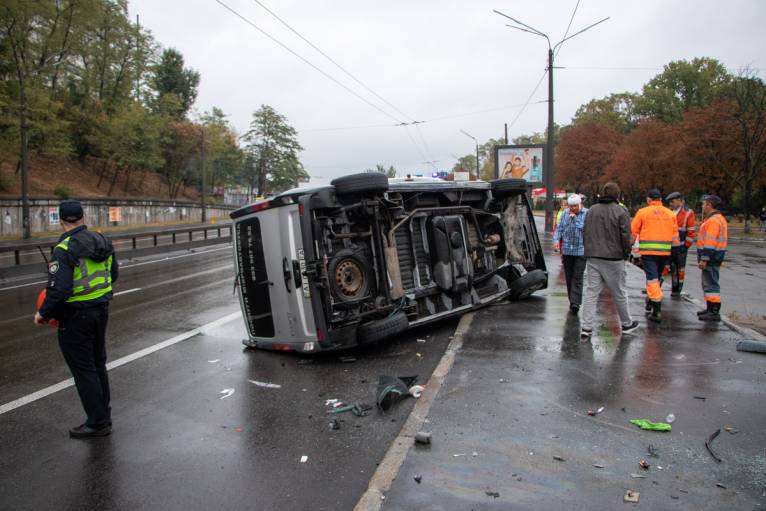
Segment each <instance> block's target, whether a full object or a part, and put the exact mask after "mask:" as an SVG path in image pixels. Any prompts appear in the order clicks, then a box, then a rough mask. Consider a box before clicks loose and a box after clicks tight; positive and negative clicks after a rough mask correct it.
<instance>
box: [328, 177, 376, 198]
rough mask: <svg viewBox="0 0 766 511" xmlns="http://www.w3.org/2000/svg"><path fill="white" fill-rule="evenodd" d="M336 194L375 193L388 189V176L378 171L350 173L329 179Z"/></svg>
mask: <svg viewBox="0 0 766 511" xmlns="http://www.w3.org/2000/svg"><path fill="white" fill-rule="evenodd" d="M330 184H331V185H333V186H334V187H335V194H336V195H352V194H355V195H375V194H378V193H383V192H387V191H388V177H386V175H385V174H381V173H380V172H370V173H363V174H351V175H350V176H343V177H339V178H336V179H333V180H332V181H330Z"/></svg>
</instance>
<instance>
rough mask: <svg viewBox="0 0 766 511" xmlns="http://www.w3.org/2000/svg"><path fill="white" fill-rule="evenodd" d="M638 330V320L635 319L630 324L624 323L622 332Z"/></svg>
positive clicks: (627, 332)
mask: <svg viewBox="0 0 766 511" xmlns="http://www.w3.org/2000/svg"><path fill="white" fill-rule="evenodd" d="M636 330H638V321H635V320H634V321H633V323H631V324H630V325H623V326H622V334H623V335H625V334H629V333H632V332H635V331H636Z"/></svg>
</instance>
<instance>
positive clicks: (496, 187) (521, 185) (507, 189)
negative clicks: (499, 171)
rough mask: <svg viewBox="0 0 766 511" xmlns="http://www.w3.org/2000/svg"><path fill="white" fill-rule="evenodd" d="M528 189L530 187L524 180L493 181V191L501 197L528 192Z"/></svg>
mask: <svg viewBox="0 0 766 511" xmlns="http://www.w3.org/2000/svg"><path fill="white" fill-rule="evenodd" d="M528 187H529V185H528V183H527V182H526V181H525V180H524V179H513V178H506V179H495V180H494V181H492V191H493V192H494V193H495V195H498V196H501V197H502V196H504V195H508V194H509V193H520V192H526V191H527V188H528Z"/></svg>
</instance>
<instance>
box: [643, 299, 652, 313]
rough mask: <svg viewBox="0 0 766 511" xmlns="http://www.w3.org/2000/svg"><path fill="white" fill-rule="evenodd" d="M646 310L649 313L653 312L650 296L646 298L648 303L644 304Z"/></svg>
mask: <svg viewBox="0 0 766 511" xmlns="http://www.w3.org/2000/svg"><path fill="white" fill-rule="evenodd" d="M644 310H645V311H646V313H647V314H648V313H650V312H652V301H651V300H649V299H648V298H647V299H646V305H644Z"/></svg>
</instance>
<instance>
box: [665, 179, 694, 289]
mask: <svg viewBox="0 0 766 511" xmlns="http://www.w3.org/2000/svg"><path fill="white" fill-rule="evenodd" d="M665 202H667V203H668V207H669V208H670V209H671V211H673V213H675V215H676V221H677V223H678V240H679V241H680V242H681V245H680V246H678V247H673V248H672V250H671V251H670V277H671V281H672V286H673V287H672V288H671V290H670V296H681V290H682V289H683V288H684V277H685V274H686V254H687V252H688V251H689V247H691V246H692V245H693V244H694V237H695V234H696V233H695V225H694V220H695V219H694V210H693V209H690V208H687V207H686V204H685V202H684V198H683V196H682V195H681V194H680V193H679V192H673V193H671V194H670V195H668V196H667V197H665Z"/></svg>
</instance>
